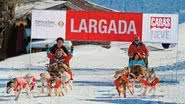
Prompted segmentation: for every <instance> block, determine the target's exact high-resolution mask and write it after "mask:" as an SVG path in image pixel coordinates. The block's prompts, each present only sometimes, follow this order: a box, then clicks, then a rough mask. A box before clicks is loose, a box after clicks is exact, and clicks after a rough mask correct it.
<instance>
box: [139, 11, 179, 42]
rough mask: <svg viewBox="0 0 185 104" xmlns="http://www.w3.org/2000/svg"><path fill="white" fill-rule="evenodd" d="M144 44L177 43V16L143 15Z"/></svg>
mask: <svg viewBox="0 0 185 104" xmlns="http://www.w3.org/2000/svg"><path fill="white" fill-rule="evenodd" d="M142 28H143V33H142V39H143V41H144V42H159V43H177V42H178V15H177V14H143V27H142Z"/></svg>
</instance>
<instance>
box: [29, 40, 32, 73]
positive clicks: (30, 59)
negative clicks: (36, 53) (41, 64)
mask: <svg viewBox="0 0 185 104" xmlns="http://www.w3.org/2000/svg"><path fill="white" fill-rule="evenodd" d="M29 48H30V57H29V64H30V65H29V72H30V71H31V53H32V52H31V51H32V38H31V37H30V47H29Z"/></svg>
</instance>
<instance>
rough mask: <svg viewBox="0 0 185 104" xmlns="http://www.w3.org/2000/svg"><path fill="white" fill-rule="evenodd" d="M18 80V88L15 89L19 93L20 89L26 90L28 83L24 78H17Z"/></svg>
mask: <svg viewBox="0 0 185 104" xmlns="http://www.w3.org/2000/svg"><path fill="white" fill-rule="evenodd" d="M16 80H17V86H16V87H15V88H14V91H19V90H20V89H19V87H21V89H25V88H26V86H27V84H28V83H27V82H26V80H25V79H24V78H22V77H19V78H16Z"/></svg>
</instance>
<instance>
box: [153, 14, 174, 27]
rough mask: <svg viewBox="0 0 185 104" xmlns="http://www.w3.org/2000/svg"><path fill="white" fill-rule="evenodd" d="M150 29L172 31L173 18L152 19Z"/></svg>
mask: <svg viewBox="0 0 185 104" xmlns="http://www.w3.org/2000/svg"><path fill="white" fill-rule="evenodd" d="M150 28H151V29H152V28H161V29H163V28H168V29H171V17H151V19H150Z"/></svg>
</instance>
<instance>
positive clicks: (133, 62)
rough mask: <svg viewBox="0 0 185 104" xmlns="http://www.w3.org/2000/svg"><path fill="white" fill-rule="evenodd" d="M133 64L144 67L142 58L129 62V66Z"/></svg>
mask: <svg viewBox="0 0 185 104" xmlns="http://www.w3.org/2000/svg"><path fill="white" fill-rule="evenodd" d="M134 65H141V66H143V67H145V62H144V60H131V61H130V62H129V67H131V66H134Z"/></svg>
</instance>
